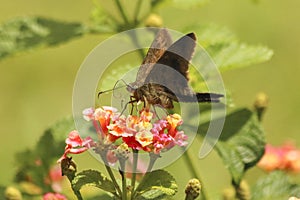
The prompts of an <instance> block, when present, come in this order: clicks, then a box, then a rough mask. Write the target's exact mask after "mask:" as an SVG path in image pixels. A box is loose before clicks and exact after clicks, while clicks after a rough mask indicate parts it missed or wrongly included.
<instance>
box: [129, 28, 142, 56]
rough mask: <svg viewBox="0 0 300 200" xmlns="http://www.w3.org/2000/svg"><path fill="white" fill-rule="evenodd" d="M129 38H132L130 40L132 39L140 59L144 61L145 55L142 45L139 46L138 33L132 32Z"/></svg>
mask: <svg viewBox="0 0 300 200" xmlns="http://www.w3.org/2000/svg"><path fill="white" fill-rule="evenodd" d="M129 36H130V39H131V41H132V43H133V44H134V45H135V46H136V48H137V50H138V53H139V55H140V57H141V58H142V59H144V58H145V53H144V51H143V49H142V48H141V45H140V44H139V41H138V38H137V35H136V32H135V31H131V34H130V35H129Z"/></svg>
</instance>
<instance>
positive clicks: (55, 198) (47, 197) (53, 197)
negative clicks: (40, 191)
mask: <svg viewBox="0 0 300 200" xmlns="http://www.w3.org/2000/svg"><path fill="white" fill-rule="evenodd" d="M43 200H67V198H66V197H65V196H64V195H62V194H59V193H51V192H48V193H46V194H44V196H43Z"/></svg>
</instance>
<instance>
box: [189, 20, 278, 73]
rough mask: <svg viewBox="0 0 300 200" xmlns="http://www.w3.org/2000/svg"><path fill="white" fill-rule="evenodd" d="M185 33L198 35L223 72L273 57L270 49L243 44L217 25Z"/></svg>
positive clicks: (201, 27)
mask: <svg viewBox="0 0 300 200" xmlns="http://www.w3.org/2000/svg"><path fill="white" fill-rule="evenodd" d="M184 31H185V32H188V31H192V32H195V33H196V35H197V38H198V42H199V43H200V44H201V45H202V46H203V48H204V49H205V50H206V51H207V52H208V54H209V55H210V56H211V57H212V59H213V61H214V62H215V63H216V65H217V66H218V68H219V70H221V72H222V71H227V70H231V69H235V68H241V67H247V66H250V65H254V64H258V63H261V62H265V61H267V60H269V59H270V58H271V57H272V55H273V51H272V50H270V49H269V48H267V47H265V46H263V45H249V44H245V43H242V42H240V41H239V40H238V38H237V37H236V36H235V35H234V34H233V33H232V32H231V31H229V30H228V29H227V28H224V27H221V26H218V25H215V24H208V25H200V24H196V25H193V26H189V27H186V28H185V29H184Z"/></svg>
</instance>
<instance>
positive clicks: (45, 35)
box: [0, 17, 86, 59]
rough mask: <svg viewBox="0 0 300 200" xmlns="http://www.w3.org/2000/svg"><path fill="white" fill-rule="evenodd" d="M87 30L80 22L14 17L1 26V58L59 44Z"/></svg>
mask: <svg viewBox="0 0 300 200" xmlns="http://www.w3.org/2000/svg"><path fill="white" fill-rule="evenodd" d="M85 32H86V29H85V27H84V26H83V25H82V24H80V23H74V22H62V21H57V20H53V19H48V18H44V17H23V18H16V19H12V20H10V21H8V22H6V23H4V24H2V26H0V59H1V58H4V57H6V56H9V55H11V54H14V53H16V52H20V51H24V50H28V49H32V48H35V47H38V46H53V45H58V44H60V43H63V42H67V41H68V40H70V39H72V38H74V37H78V36H81V35H83V34H84V33H85Z"/></svg>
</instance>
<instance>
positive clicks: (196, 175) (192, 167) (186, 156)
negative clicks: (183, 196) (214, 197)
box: [183, 150, 207, 200]
mask: <svg viewBox="0 0 300 200" xmlns="http://www.w3.org/2000/svg"><path fill="white" fill-rule="evenodd" d="M183 158H184V160H185V163H186V165H187V167H188V169H189V171H190V172H191V173H192V176H193V177H194V178H197V179H199V181H200V182H201V183H203V182H202V181H201V178H200V174H199V172H198V170H197V169H196V167H195V164H194V162H193V160H192V158H191V155H190V153H189V151H188V150H187V151H185V153H184V154H183ZM200 196H201V199H203V200H206V199H207V195H206V191H205V188H204V187H202V189H201V194H200Z"/></svg>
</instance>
